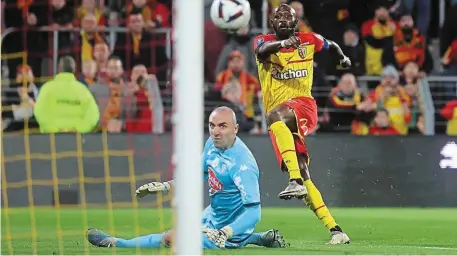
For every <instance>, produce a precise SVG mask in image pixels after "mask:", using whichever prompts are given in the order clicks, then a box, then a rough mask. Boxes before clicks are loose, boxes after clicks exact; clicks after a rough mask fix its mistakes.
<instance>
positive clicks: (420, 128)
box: [408, 114, 425, 135]
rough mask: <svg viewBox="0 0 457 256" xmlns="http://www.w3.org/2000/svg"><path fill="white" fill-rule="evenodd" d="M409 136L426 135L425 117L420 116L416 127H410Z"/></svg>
mask: <svg viewBox="0 0 457 256" xmlns="http://www.w3.org/2000/svg"><path fill="white" fill-rule="evenodd" d="M408 134H422V135H424V134H425V120H424V115H422V114H419V115H418V116H417V122H416V126H415V127H409V132H408Z"/></svg>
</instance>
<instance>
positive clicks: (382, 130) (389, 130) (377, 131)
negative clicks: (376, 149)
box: [368, 108, 400, 135]
mask: <svg viewBox="0 0 457 256" xmlns="http://www.w3.org/2000/svg"><path fill="white" fill-rule="evenodd" d="M368 134H370V135H400V133H399V132H398V131H397V130H396V129H395V128H394V126H393V125H392V124H391V122H390V119H389V112H388V111H387V110H386V109H384V108H381V109H378V110H377V111H376V116H375V118H374V123H373V125H371V126H370V128H369V130H368Z"/></svg>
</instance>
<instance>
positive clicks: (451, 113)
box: [440, 99, 457, 136]
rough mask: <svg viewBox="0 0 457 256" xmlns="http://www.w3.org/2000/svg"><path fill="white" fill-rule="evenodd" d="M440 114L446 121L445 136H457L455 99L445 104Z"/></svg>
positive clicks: (456, 101) (456, 102)
mask: <svg viewBox="0 0 457 256" xmlns="http://www.w3.org/2000/svg"><path fill="white" fill-rule="evenodd" d="M440 114H441V115H442V116H443V117H444V118H446V119H447V120H448V122H447V129H446V134H447V135H451V136H457V99H454V100H451V101H449V102H448V103H446V105H445V106H444V107H443V108H442V109H441V111H440Z"/></svg>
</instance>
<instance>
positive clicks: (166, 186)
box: [136, 181, 171, 198]
mask: <svg viewBox="0 0 457 256" xmlns="http://www.w3.org/2000/svg"><path fill="white" fill-rule="evenodd" d="M170 187H171V184H170V182H168V181H165V182H151V183H148V184H144V185H143V186H141V187H139V188H138V189H137V190H136V196H137V197H139V198H142V197H144V196H145V195H147V194H155V193H157V192H168V191H169V190H170Z"/></svg>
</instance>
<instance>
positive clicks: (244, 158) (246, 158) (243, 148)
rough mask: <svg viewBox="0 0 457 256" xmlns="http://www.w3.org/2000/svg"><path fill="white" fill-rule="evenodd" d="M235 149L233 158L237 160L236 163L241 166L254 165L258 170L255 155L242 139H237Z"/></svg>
mask: <svg viewBox="0 0 457 256" xmlns="http://www.w3.org/2000/svg"><path fill="white" fill-rule="evenodd" d="M233 149H234V150H233V151H232V157H234V158H235V159H236V162H237V163H239V165H242V164H244V165H252V166H253V167H254V168H255V169H257V162H256V161H255V158H254V155H253V154H252V152H251V150H250V149H249V147H248V146H247V145H246V144H245V143H244V142H243V140H241V138H239V137H237V138H236V141H235V144H234V145H233Z"/></svg>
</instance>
